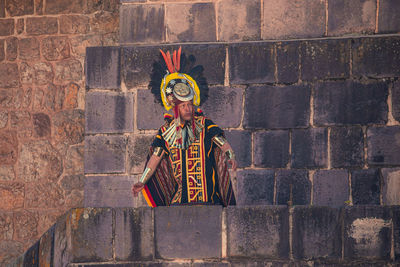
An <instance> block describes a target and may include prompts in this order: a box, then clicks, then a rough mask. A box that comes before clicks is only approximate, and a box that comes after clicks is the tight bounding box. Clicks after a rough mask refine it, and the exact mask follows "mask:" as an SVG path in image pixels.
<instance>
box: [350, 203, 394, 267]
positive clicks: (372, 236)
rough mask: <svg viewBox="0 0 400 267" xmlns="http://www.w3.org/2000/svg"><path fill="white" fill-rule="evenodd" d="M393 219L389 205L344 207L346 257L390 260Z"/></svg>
mask: <svg viewBox="0 0 400 267" xmlns="http://www.w3.org/2000/svg"><path fill="white" fill-rule="evenodd" d="M391 224H392V219H391V215H390V208H389V207H382V206H376V207H371V206H353V207H347V208H345V209H344V240H343V242H344V258H345V260H347V259H368V260H373V259H377V260H389V259H390V247H391V236H390V235H391Z"/></svg>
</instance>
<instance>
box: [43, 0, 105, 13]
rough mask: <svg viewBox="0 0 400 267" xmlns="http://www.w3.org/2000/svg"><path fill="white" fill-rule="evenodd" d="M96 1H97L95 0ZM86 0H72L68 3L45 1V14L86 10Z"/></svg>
mask: <svg viewBox="0 0 400 267" xmlns="http://www.w3.org/2000/svg"><path fill="white" fill-rule="evenodd" d="M96 2H97V1H96ZM86 4H87V2H86V1H79V0H72V1H69V2H68V3H66V2H60V3H58V2H57V1H49V3H46V8H45V11H44V12H45V14H69V13H83V12H85V11H86Z"/></svg>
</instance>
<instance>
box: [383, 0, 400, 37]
mask: <svg viewBox="0 0 400 267" xmlns="http://www.w3.org/2000/svg"><path fill="white" fill-rule="evenodd" d="M399 10H400V3H399V2H398V1H396V0H382V1H380V2H379V18H378V21H379V23H378V32H379V33H398V32H399V30H400V18H399V16H398V15H397V14H398V12H399Z"/></svg>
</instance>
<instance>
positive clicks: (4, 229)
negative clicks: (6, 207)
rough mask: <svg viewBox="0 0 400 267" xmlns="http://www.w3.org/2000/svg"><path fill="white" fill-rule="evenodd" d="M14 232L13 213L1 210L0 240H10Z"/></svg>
mask: <svg viewBox="0 0 400 267" xmlns="http://www.w3.org/2000/svg"><path fill="white" fill-rule="evenodd" d="M13 233H14V223H13V214H12V213H11V212H4V211H2V212H1V214H0V238H1V240H12V238H13Z"/></svg>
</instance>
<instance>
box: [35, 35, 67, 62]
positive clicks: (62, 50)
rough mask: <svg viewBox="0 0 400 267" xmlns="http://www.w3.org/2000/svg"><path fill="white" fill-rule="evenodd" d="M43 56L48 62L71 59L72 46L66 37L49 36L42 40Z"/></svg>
mask: <svg viewBox="0 0 400 267" xmlns="http://www.w3.org/2000/svg"><path fill="white" fill-rule="evenodd" d="M41 51H42V55H43V57H44V58H45V59H46V60H49V61H54V60H62V59H66V58H69V57H70V45H69V42H68V38H67V37H65V36H61V37H59V36H49V37H46V38H44V39H43V40H42V44H41Z"/></svg>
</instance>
